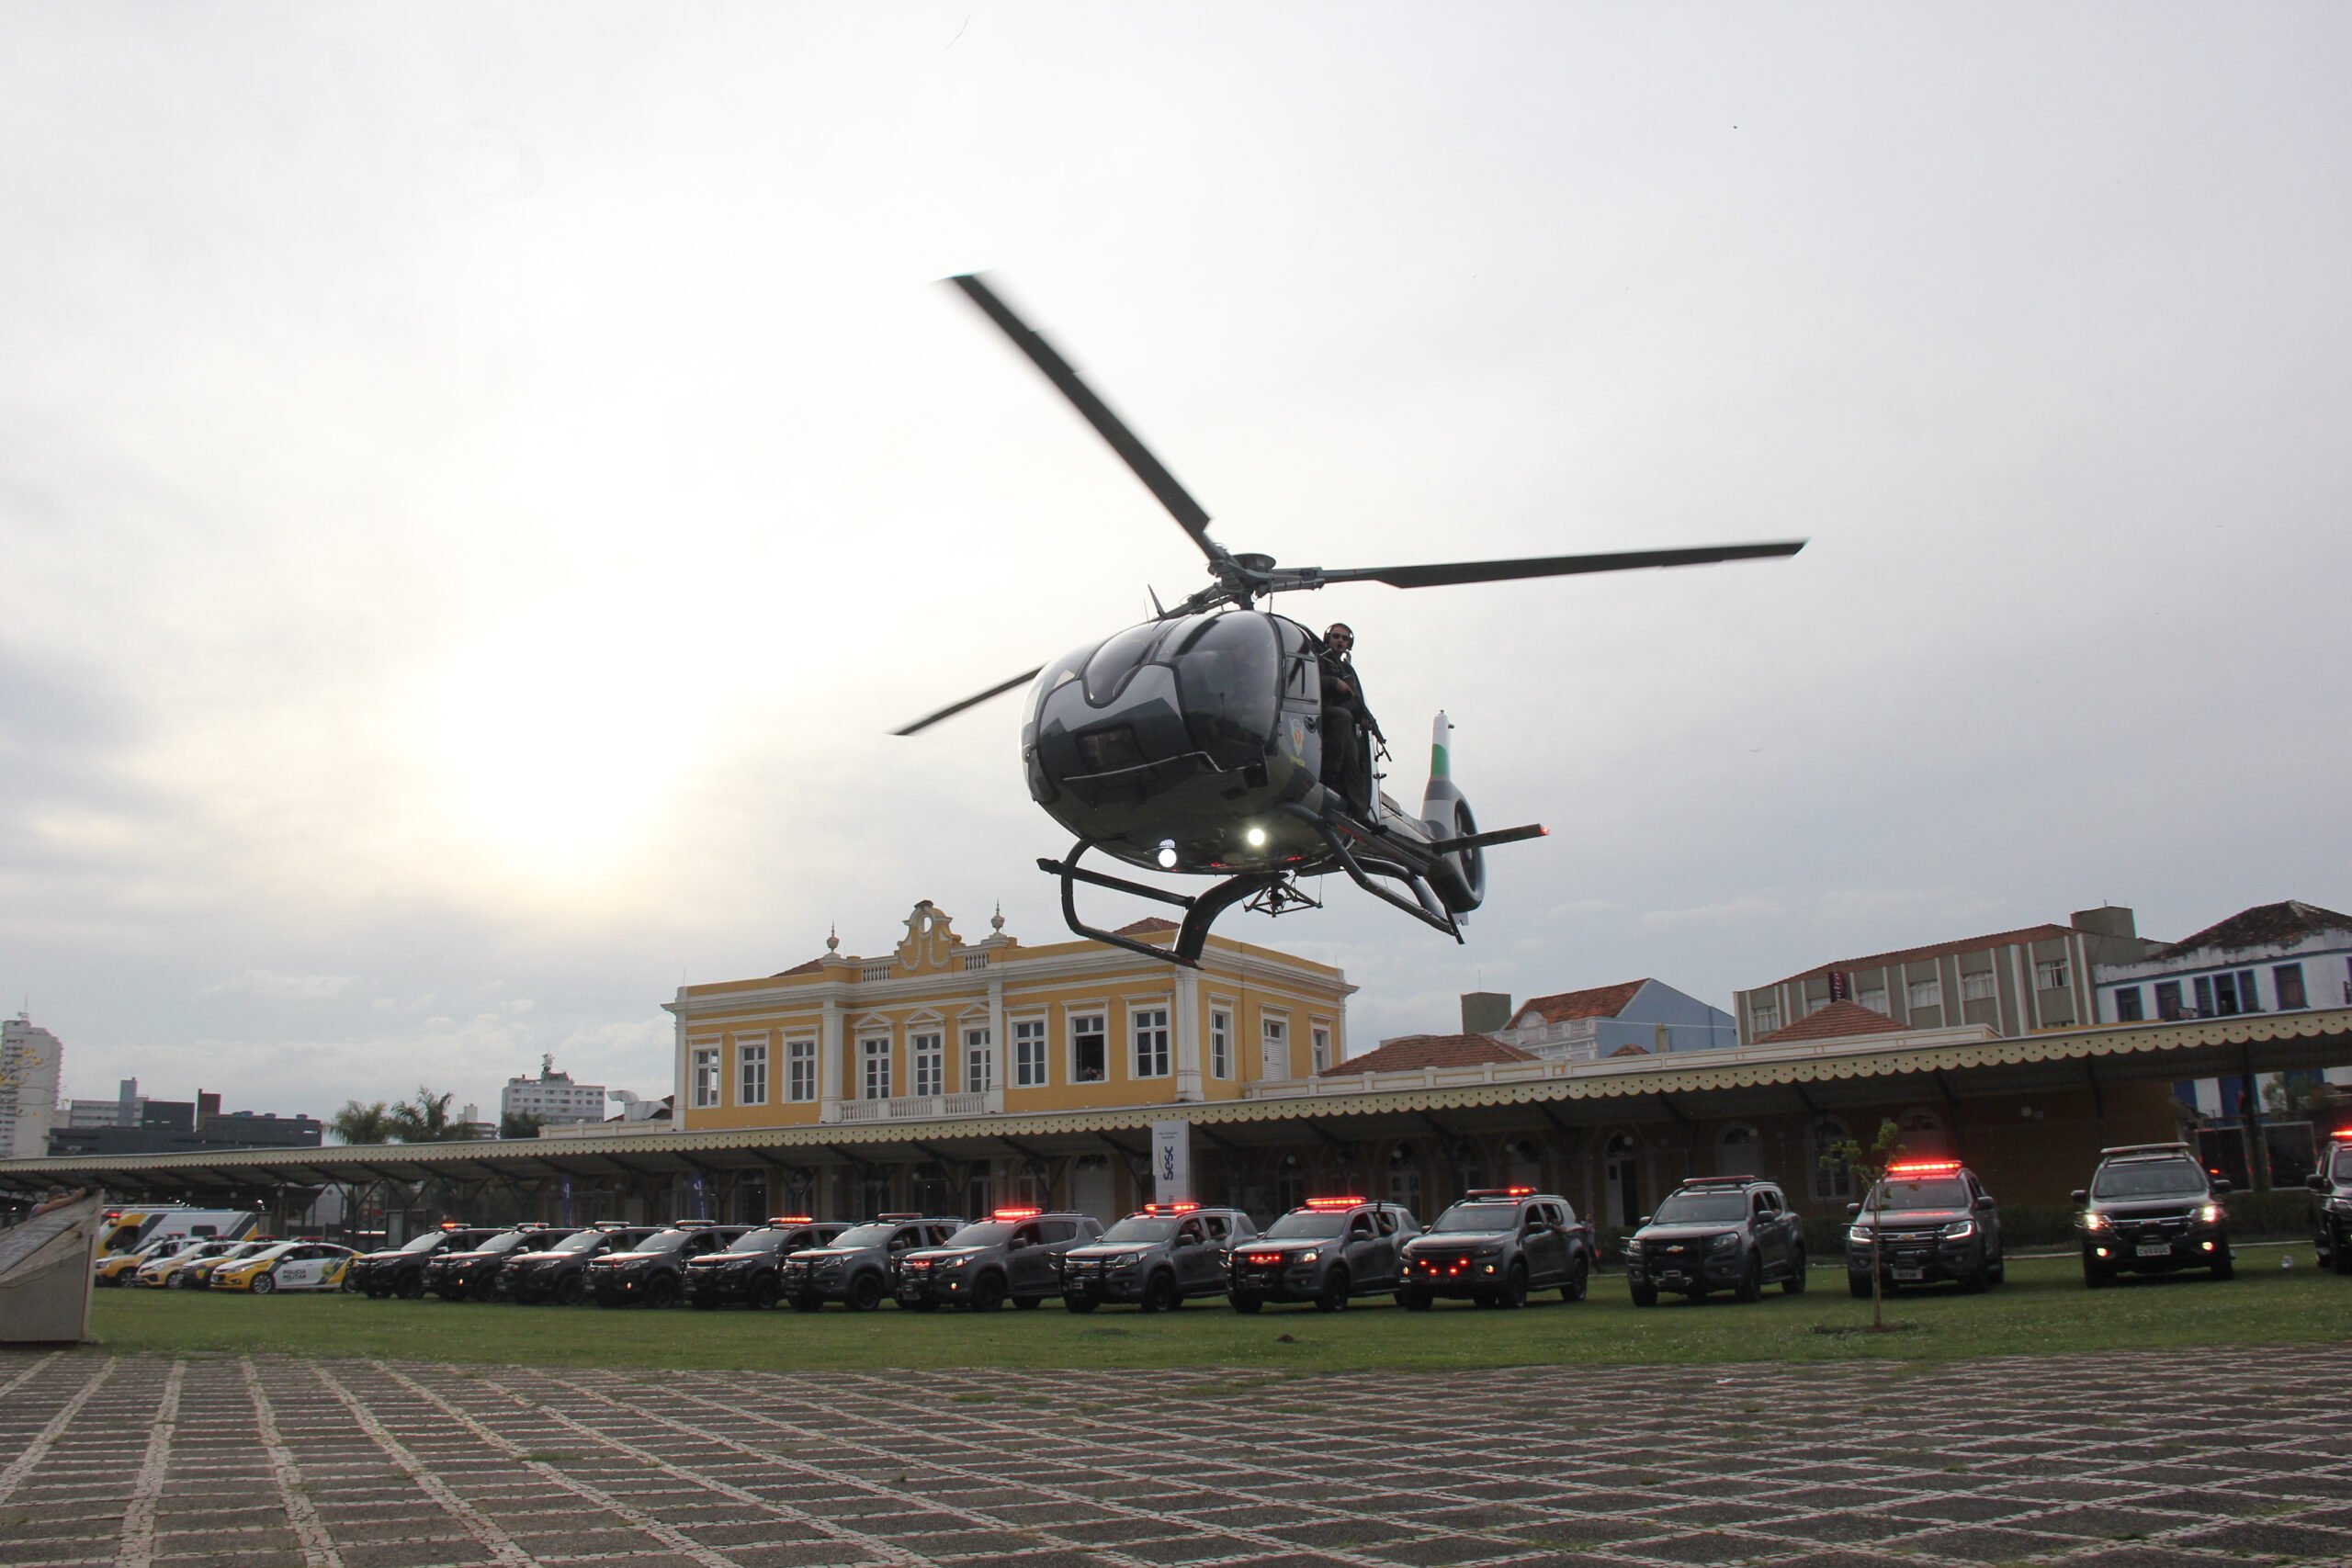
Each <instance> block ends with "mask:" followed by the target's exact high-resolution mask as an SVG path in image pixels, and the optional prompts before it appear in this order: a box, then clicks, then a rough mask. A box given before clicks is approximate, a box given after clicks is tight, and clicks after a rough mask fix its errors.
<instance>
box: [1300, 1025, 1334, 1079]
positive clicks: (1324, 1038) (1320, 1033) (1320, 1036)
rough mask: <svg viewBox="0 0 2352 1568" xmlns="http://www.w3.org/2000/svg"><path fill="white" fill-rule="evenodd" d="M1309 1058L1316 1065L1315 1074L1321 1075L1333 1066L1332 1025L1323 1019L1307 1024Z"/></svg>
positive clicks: (1307, 1052)
mask: <svg viewBox="0 0 2352 1568" xmlns="http://www.w3.org/2000/svg"><path fill="white" fill-rule="evenodd" d="M1306 1039H1307V1050H1306V1055H1307V1059H1308V1060H1309V1061H1310V1062H1312V1063H1314V1065H1315V1076H1316V1077H1322V1076H1323V1073H1324V1071H1325V1069H1327V1068H1329V1066H1331V1026H1330V1024H1329V1023H1328V1022H1326V1021H1323V1020H1321V1019H1314V1020H1310V1021H1308V1023H1307V1026H1306Z"/></svg>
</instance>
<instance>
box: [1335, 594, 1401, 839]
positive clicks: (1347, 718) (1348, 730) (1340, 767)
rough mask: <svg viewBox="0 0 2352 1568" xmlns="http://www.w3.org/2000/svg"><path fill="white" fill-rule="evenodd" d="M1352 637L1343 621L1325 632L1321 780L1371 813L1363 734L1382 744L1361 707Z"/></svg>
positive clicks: (1369, 771) (1368, 757)
mask: <svg viewBox="0 0 2352 1568" xmlns="http://www.w3.org/2000/svg"><path fill="white" fill-rule="evenodd" d="M1355 646H1356V634H1355V633H1354V632H1353V631H1351V629H1349V626H1348V624H1347V623H1346V622H1345V621H1338V622H1334V623H1333V624H1332V626H1331V629H1330V630H1329V631H1327V632H1325V633H1324V634H1323V652H1322V656H1321V663H1322V674H1323V782H1324V784H1327V785H1329V787H1331V788H1333V789H1336V790H1338V791H1339V792H1340V795H1342V796H1343V797H1344V798H1345V799H1346V800H1347V802H1348V804H1349V805H1350V806H1351V807H1354V808H1355V809H1356V810H1358V811H1363V812H1365V813H1369V812H1370V811H1371V810H1372V765H1371V755H1370V752H1369V750H1368V749H1367V748H1366V747H1365V745H1364V739H1363V738H1364V736H1365V735H1366V734H1370V735H1371V737H1372V738H1373V739H1375V740H1377V741H1379V742H1380V743H1381V744H1382V745H1383V746H1385V745H1387V744H1388V737H1386V736H1385V735H1383V734H1381V733H1380V721H1379V720H1378V719H1376V718H1374V717H1373V716H1372V710H1371V709H1370V708H1368V707H1366V706H1364V705H1363V682H1362V681H1361V680H1359V679H1358V678H1357V676H1356V667H1355V663H1354V661H1353V659H1352V658H1351V655H1352V654H1353V653H1354V652H1355Z"/></svg>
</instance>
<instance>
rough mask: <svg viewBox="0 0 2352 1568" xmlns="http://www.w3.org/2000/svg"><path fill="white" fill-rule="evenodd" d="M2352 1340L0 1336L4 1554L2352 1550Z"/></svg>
mask: <svg viewBox="0 0 2352 1568" xmlns="http://www.w3.org/2000/svg"><path fill="white" fill-rule="evenodd" d="M2347 1415H2352V1351H2347V1350H2337V1349H2328V1350H2317V1351H2314V1350H2232V1351H2217V1352H2215V1353H2213V1354H2211V1355H2199V1356H2195V1357H2187V1356H2177V1355H2154V1354H2123V1355H2113V1356H2105V1357H2099V1358H2097V1359H2055V1358H2052V1359H2030V1360H2025V1359H2019V1360H2007V1361H1995V1362H1977V1363H1971V1364H1963V1365H1934V1366H1931V1365H1903V1364H1877V1365H1854V1364H1838V1365H1795V1366H1775V1365H1747V1366H1736V1367H1727V1368H1726V1367H1711V1368H1705V1369H1698V1370H1653V1369H1640V1368H1622V1369H1620V1368H1609V1369H1600V1370H1582V1369H1577V1368H1573V1367H1550V1368H1540V1369H1523V1370H1519V1371H1491V1372H1476V1373H1464V1374H1453V1375H1443V1376H1441V1375H1435V1374H1429V1373H1410V1374H1397V1375H1364V1374H1347V1375H1335V1376H1328V1377H1295V1378H1287V1379H1281V1380H1269V1381H1262V1382H1253V1381H1250V1380H1248V1379H1245V1378H1241V1377H1238V1376H1236V1375H1232V1374H1219V1373H1216V1372H1181V1373H1164V1372H1111V1373H1089V1374H1083V1375H1081V1374H1076V1373H1046V1372H1013V1373H994V1372H989V1373H984V1372H979V1371H966V1372H956V1373H946V1374H943V1373H882V1374H876V1373H831V1374H820V1373H816V1372H786V1373H676V1372H648V1373H618V1372H606V1371H571V1370H562V1371H552V1370H532V1369H524V1368H470V1367H452V1366H441V1365H390V1364H383V1363H372V1362H359V1361H301V1360H291V1359H276V1358H253V1359H239V1358H230V1357H218V1358H196V1359H185V1360H167V1359H158V1358H145V1357H128V1356H126V1357H107V1356H104V1355H96V1354H61V1355H46V1356H34V1355H22V1354H17V1355H8V1356H5V1357H0V1562H6V1563H7V1564H10V1565H12V1568H32V1565H34V1564H60V1565H62V1564H68V1563H123V1564H132V1565H136V1568H148V1565H150V1564H159V1563H171V1562H235V1563H238V1564H241V1565H253V1568H273V1565H276V1564H280V1563H283V1564H288V1565H289V1568H291V1565H311V1568H315V1565H319V1564H348V1565H350V1568H427V1565H432V1564H448V1565H457V1564H476V1563H511V1564H524V1563H592V1562H625V1563H628V1564H630V1565H631V1568H646V1565H649V1564H673V1563H674V1564H680V1565H684V1564H689V1563H691V1564H695V1565H698V1568H734V1565H741V1568H787V1565H791V1568H798V1565H803V1564H806V1565H812V1568H813V1565H818V1564H828V1563H907V1562H956V1563H963V1564H971V1565H973V1568H979V1565H994V1564H1005V1565H1007V1568H1011V1565H1013V1564H1020V1565H1023V1568H1078V1565H1081V1564H1097V1563H1100V1564H1121V1565H1128V1568H1135V1565H1143V1564H1163V1563H1243V1562H1250V1563H1275V1562H1281V1563H1306V1564H1325V1563H1347V1564H1353V1565H1357V1568H1399V1565H1422V1564H1468V1563H1491V1564H1497V1565H1500V1564H1505V1563H1510V1564H1529V1565H1532V1564H1538V1563H1561V1564H1577V1565H1583V1568H1596V1565H1602V1564H1612V1563H1629V1564H1630V1563H1645V1564H1688V1563H1700V1562H1723V1563H1732V1562H1741V1563H1773V1564H1787V1565H1790V1568H1794V1565H1797V1564H1804V1565H1805V1568H1838V1565H1842V1564H1857V1563H1862V1562H1885V1561H1889V1560H1890V1559H1895V1560H1899V1561H1902V1562H1909V1563H1916V1564H1958V1563H1984V1562H2021V1561H2049V1562H2068V1563H2073V1564H2098V1565H2099V1568H2124V1565H2127V1564H2134V1565H2136V1564H2150V1565H2154V1564H2177V1563H2197V1562H2238V1563H2243V1562H2352V1441H2347V1440H2346V1432H2347V1430H2352V1422H2347Z"/></svg>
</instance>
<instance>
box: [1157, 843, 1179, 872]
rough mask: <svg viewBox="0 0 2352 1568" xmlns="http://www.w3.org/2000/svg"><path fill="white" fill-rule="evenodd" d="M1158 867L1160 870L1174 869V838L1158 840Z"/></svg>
mask: <svg viewBox="0 0 2352 1568" xmlns="http://www.w3.org/2000/svg"><path fill="white" fill-rule="evenodd" d="M1159 869H1160V870H1162V871H1173V870H1175V869H1176V840H1173V839H1162V840H1159Z"/></svg>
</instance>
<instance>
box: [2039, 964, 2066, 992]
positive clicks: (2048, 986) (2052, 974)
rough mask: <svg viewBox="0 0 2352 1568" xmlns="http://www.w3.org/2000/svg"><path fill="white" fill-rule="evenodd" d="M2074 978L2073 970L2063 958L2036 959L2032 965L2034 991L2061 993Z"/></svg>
mask: <svg viewBox="0 0 2352 1568" xmlns="http://www.w3.org/2000/svg"><path fill="white" fill-rule="evenodd" d="M2073 978H2074V970H2073V968H2072V967H2071V966H2070V965H2069V964H2067V962H2066V960H2064V959H2063V958H2038V959H2036V960H2034V964H2033V984H2034V988H2035V989H2036V990H2041V991H2063V990H2064V989H2066V988H2067V985H2068V983H2069V982H2070V981H2071V980H2073Z"/></svg>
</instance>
